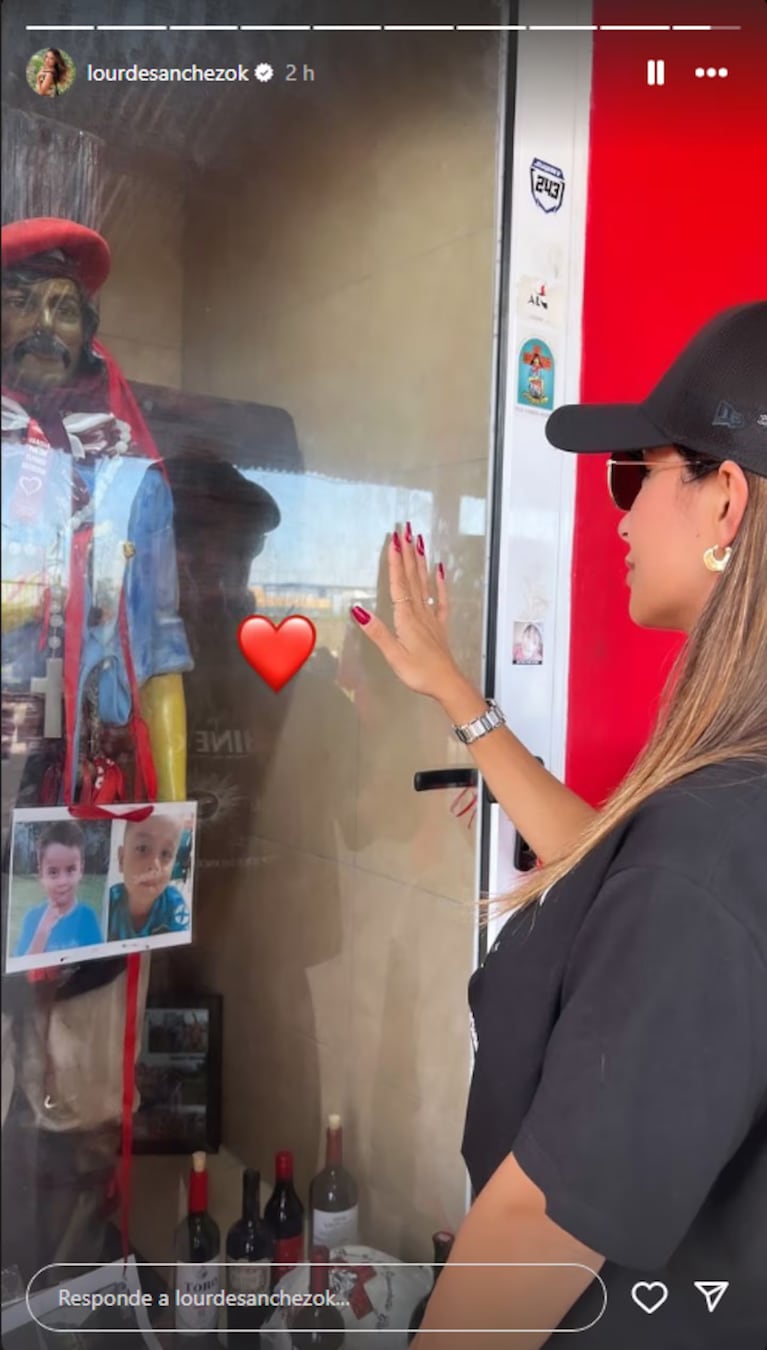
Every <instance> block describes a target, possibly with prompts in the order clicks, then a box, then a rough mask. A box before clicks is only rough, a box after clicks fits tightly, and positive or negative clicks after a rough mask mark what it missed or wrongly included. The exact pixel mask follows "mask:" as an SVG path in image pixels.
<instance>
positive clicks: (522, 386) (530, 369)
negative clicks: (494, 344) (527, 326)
mask: <svg viewBox="0 0 767 1350" xmlns="http://www.w3.org/2000/svg"><path fill="white" fill-rule="evenodd" d="M517 404H518V406H519V407H521V408H537V409H538V410H540V411H542V412H551V410H552V408H553V407H554V354H553V352H552V350H551V347H550V346H549V345H548V343H546V342H544V341H543V339H542V338H530V339H529V340H528V341H527V342H524V343H523V344H522V347H521V349H520V353H519V376H518V383H517Z"/></svg>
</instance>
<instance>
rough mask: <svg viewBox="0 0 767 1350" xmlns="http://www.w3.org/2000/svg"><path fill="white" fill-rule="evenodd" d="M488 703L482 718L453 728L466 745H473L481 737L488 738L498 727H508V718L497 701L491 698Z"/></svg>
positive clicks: (476, 718)
mask: <svg viewBox="0 0 767 1350" xmlns="http://www.w3.org/2000/svg"><path fill="white" fill-rule="evenodd" d="M486 702H487V712H486V713H482V716H481V717H475V718H474V721H473V722H466V723H464V725H463V726H462V727H453V731H454V732H455V734H456V736H457V737H458V739H459V741H463V743H464V745H471V744H472V743H473V742H474V741H478V740H479V739H480V737H481V736H486V735H487V733H488V732H489V731H495V729H496V727H505V726H506V718H505V717H504V715H503V713H502V712H501V710H500V708H499V707H498V704H497V703H496V701H495V699H494V698H489V699H487V700H486Z"/></svg>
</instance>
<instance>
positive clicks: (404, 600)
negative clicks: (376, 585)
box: [392, 595, 413, 605]
mask: <svg viewBox="0 0 767 1350" xmlns="http://www.w3.org/2000/svg"><path fill="white" fill-rule="evenodd" d="M412 603H413V599H412V596H409V595H405V596H403V597H402V599H401V600H392V604H393V605H412Z"/></svg>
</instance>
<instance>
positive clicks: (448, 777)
mask: <svg viewBox="0 0 767 1350" xmlns="http://www.w3.org/2000/svg"><path fill="white" fill-rule="evenodd" d="M536 759H537V760H538V763H539V764H542V763H543V760H542V759H541V758H540V756H539V755H536ZM478 779H479V774H478V772H477V770H476V769H461V768H457V767H456V768H454V769H421V770H419V772H418V773H416V774H414V776H413V787H414V788H415V790H416V792H433V791H434V790H435V789H437V790H440V789H444V788H468V787H476V786H477V782H478ZM483 786H484V789H485V797H486V800H487V801H488V802H489V803H490V805H491V806H496V805H497V798H496V797H494V796H493V794H492V792H491V791H490V789H489V787H488V786H487V783H485V784H484V785H483ZM537 863H538V858H537V856H536V854H535V852H534V851H533V849H531V847H530V845H529V844H528V842H527V840H526V839H523V838H522V835H521V834H520V833H519V830H517V832H516V838H515V840H514V866H515V868H516V870H517V871H518V872H532V870H533V868H535V867H536V866H537Z"/></svg>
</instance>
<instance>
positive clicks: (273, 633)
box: [237, 614, 317, 694]
mask: <svg viewBox="0 0 767 1350" xmlns="http://www.w3.org/2000/svg"><path fill="white" fill-rule="evenodd" d="M237 641H238V642H239V644H240V651H241V652H242V654H243V656H244V657H245V660H246V661H247V663H248V665H249V666H252V667H253V669H254V670H255V672H256V674H258V675H260V676H261V679H262V680H265V681H266V683H267V684H268V685H269V688H270V689H273V690H274V692H275V694H276V693H277V692H278V691H279V690H280V689H282V686H283V685H285V684H287V682H288V680H292V679H293V676H294V675H295V673H296V671H298V670H300V669H301V667H302V665H303V664H304V661H308V659H309V657H310V656H311V654H312V652H313V651H314V644H315V642H316V641H317V629H316V628H315V627H314V624H313V623H312V621H311V619H307V618H305V617H304V615H303V614H290V615H288V617H287V619H283V620H282V623H281V624H279V625H277V624H274V623H272V620H271V619H267V617H266V615H265V614H251V615H250V616H249V618H247V619H243V621H242V623H241V624H240V627H239V629H238V630H237Z"/></svg>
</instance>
